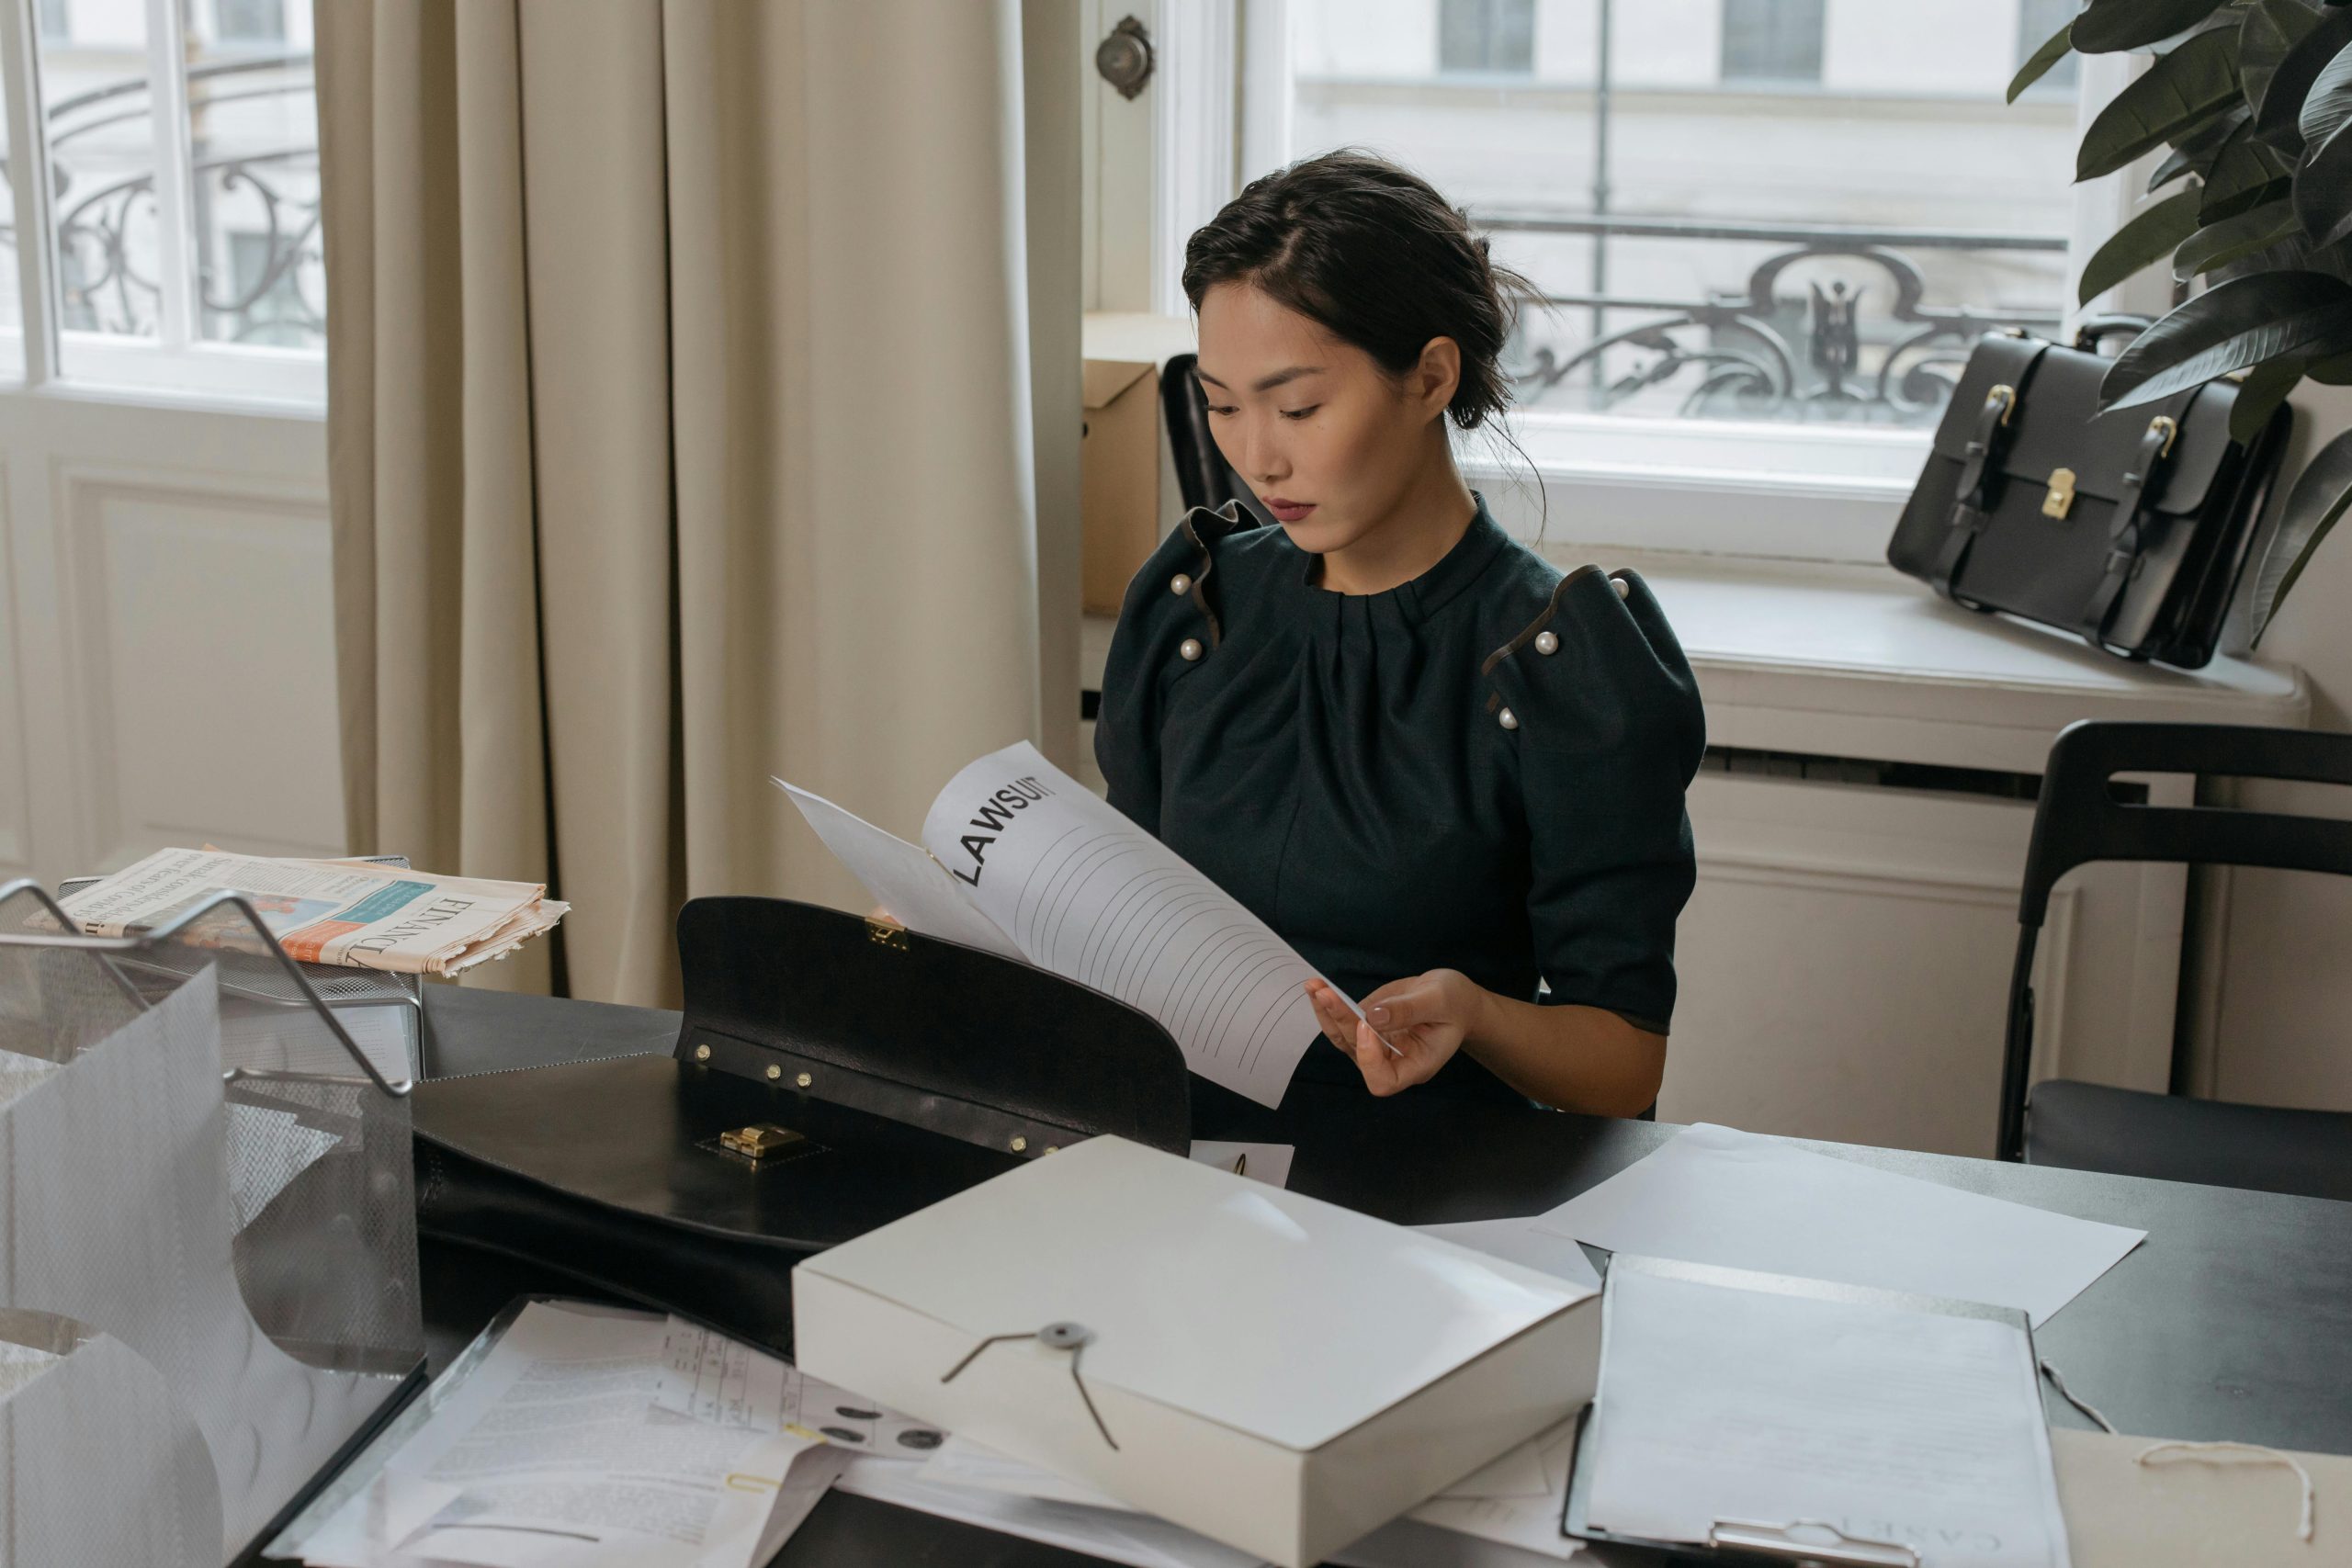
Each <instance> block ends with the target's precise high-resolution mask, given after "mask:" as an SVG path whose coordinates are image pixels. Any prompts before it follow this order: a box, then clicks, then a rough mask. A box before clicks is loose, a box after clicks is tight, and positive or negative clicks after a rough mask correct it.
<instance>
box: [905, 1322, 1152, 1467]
mask: <svg viewBox="0 0 2352 1568" xmlns="http://www.w3.org/2000/svg"><path fill="white" fill-rule="evenodd" d="M1093 1338H1094V1330H1092V1329H1091V1328H1089V1327H1087V1326H1086V1325H1084V1324H1082V1323H1049V1324H1047V1325H1046V1326H1045V1327H1043V1328H1038V1329H1033V1330H1031V1331H1030V1332H1029V1333H1027V1334H991V1335H989V1337H987V1338H986V1339H983V1340H981V1341H980V1342H979V1343H978V1344H977V1345H975V1346H973V1347H972V1348H971V1349H970V1351H968V1352H967V1354H966V1355H965V1357H964V1359H962V1360H960V1361H958V1362H956V1364H955V1365H954V1366H953V1367H950V1368H949V1369H948V1370H947V1374H946V1375H945V1376H944V1377H943V1378H941V1379H940V1380H939V1381H940V1382H955V1381H956V1377H957V1375H958V1374H959V1373H961V1372H962V1371H963V1370H964V1369H965V1368H966V1367H968V1366H970V1365H971V1364H972V1363H973V1362H974V1361H977V1360H978V1359H979V1358H980V1352H981V1351H983V1350H985V1349H987V1348H989V1346H991V1345H1002V1344H1005V1343H1007V1342H1008V1341H1010V1340H1014V1339H1035V1341H1036V1342H1037V1343H1038V1344H1040V1345H1043V1346H1044V1347H1046V1349H1048V1350H1067V1351H1069V1381H1070V1382H1073V1383H1076V1384H1077V1385H1078V1397H1079V1398H1080V1400H1081V1401H1083V1402H1084V1403H1085V1405H1086V1413H1087V1414H1088V1415H1089V1416H1092V1417H1094V1429H1095V1430H1096V1431H1098V1432H1100V1433H1102V1434H1103V1441H1104V1442H1106V1443H1108V1444H1110V1445H1111V1451H1112V1452H1113V1453H1116V1452H1118V1451H1119V1444H1118V1440H1117V1439H1116V1438H1113V1437H1112V1436H1111V1428H1110V1427H1106V1426H1104V1425H1103V1413H1102V1412H1101V1411H1100V1410H1097V1409H1095V1408H1094V1396H1093V1395H1092V1394H1091V1393H1087V1392H1086V1380H1085V1379H1084V1378H1082V1377H1080V1376H1079V1375H1078V1360H1079V1358H1080V1356H1082V1355H1084V1354H1085V1353H1086V1347H1087V1346H1088V1345H1089V1344H1090V1343H1091V1342H1092V1340H1093Z"/></svg>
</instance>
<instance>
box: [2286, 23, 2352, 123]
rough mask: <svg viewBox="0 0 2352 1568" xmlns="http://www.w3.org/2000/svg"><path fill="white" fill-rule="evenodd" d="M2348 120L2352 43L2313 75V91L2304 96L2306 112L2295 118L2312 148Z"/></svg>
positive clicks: (2351, 96)
mask: <svg viewBox="0 0 2352 1568" xmlns="http://www.w3.org/2000/svg"><path fill="white" fill-rule="evenodd" d="M2346 120H2352V44H2346V46H2345V47H2344V48H2342V49H2339V50H2337V51H2335V58H2334V59H2332V60H2330V61H2329V62H2327V63H2326V64H2325V65H2323V66H2321V67H2320V72H2319V74H2318V75H2316V76H2314V77H2312V87H2311V91H2310V92H2308V93H2306V94H2305V95H2303V107H2302V112H2301V113H2300V114H2298V115H2297V116H2296V117H2295V129H2296V130H2297V131H2298V132H2300V133H2301V136H2302V139H2303V145H2304V146H2306V147H2309V146H2312V145H2314V144H2316V143H2318V142H2322V141H2326V140H2327V139H2328V138H2329V137H2330V136H2333V135H2334V134H2335V132H2336V131H2337V130H2339V129H2341V128H2342V127H2343V125H2344V123H2345V122H2346Z"/></svg>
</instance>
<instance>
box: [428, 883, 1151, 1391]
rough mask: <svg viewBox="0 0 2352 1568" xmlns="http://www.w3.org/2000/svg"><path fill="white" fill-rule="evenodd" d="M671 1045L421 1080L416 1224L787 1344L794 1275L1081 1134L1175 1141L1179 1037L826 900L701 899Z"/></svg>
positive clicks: (1015, 967)
mask: <svg viewBox="0 0 2352 1568" xmlns="http://www.w3.org/2000/svg"><path fill="white" fill-rule="evenodd" d="M678 948H679V957H680V962H681V965H682V968H683V970H684V981H685V1002H686V1006H685V1016H684V1021H683V1023H682V1025H681V1027H680V1030H679V1033H678V1039H677V1042H676V1044H675V1046H674V1048H673V1051H672V1053H671V1054H670V1055H636V1056H623V1057H618V1058H612V1059H607V1060H604V1061H594V1062H578V1063H565V1064H560V1065H558V1066H540V1067H529V1068H523V1069H517V1070H514V1071H507V1072H490V1073H480V1074H474V1075H470V1076H467V1077H454V1078H443V1079H438V1080H435V1081H433V1082H429V1083H425V1084H424V1085H421V1086H420V1087H419V1089H418V1090H417V1094H416V1116H417V1123H416V1125H417V1134H418V1161H419V1203H420V1215H419V1223H420V1224H421V1225H422V1226H423V1227H424V1230H425V1231H426V1232H427V1233H428V1234H430V1235H435V1236H436V1237H439V1238H442V1239H446V1240H451V1241H458V1242H462V1243H466V1244H469V1245H471V1246H474V1247H483V1248H487V1249H489V1250H492V1251H495V1252H501V1253H505V1254H508V1255H511V1256H516V1257H521V1258H528V1259H531V1260H533V1261H535V1262H537V1263H540V1264H543V1265H546V1266H548V1267H549V1268H552V1269H558V1270H560V1271H561V1272H563V1273H565V1274H567V1275H569V1276H571V1277H572V1278H574V1279H577V1280H582V1281H585V1282H587V1283H590V1284H593V1285H595V1286H598V1287H600V1288H602V1289H605V1290H606V1291H610V1292H615V1293H616V1294H618V1295H621V1296H624V1297H626V1298H628V1299H631V1300H635V1301H639V1302H643V1303H648V1304H650V1305H654V1306H661V1307H665V1308H667V1309H669V1310H673V1311H676V1312H681V1313H684V1314H688V1315H690V1316H694V1317H697V1318H700V1319H703V1320H705V1321H707V1322H710V1323H712V1324H715V1325H718V1326H720V1327H722V1328H725V1329H727V1330H729V1331H730V1332H732V1333H735V1334H738V1335H741V1336H742V1337H747V1338H751V1339H754V1340H757V1341H759V1342H761V1343H763V1344H766V1345H770V1346H774V1347H775V1348H780V1349H786V1350H788V1349H789V1346H790V1333H791V1329H790V1319H791V1307H790V1302H791V1292H790V1286H789V1281H788V1278H787V1274H788V1269H789V1266H790V1264H791V1263H793V1262H794V1261H796V1260H797V1259H798V1258H801V1257H804V1256H806V1255H808V1254H809V1253H812V1252H816V1251H819V1250H820V1249H822V1248H824V1247H831V1246H832V1245H834V1244H836V1243H838V1242H842V1241H846V1240H848V1239H849V1238H851V1237H852V1236H854V1235H862V1234H863V1233H865V1231H868V1230H871V1229H873V1228H875V1227H876V1226H877V1225H882V1224H888V1223H889V1222H890V1221H892V1220H894V1219H898V1218H899V1217H900V1216H902V1215H905V1214H909V1213H913V1212H914V1211H915V1210H917V1209H921V1208H923V1207H925V1206H927V1205H929V1204H931V1203H933V1202H936V1201H939V1200H941V1199H943V1198H945V1197H948V1196H950V1195H952V1194H954V1193H956V1192H958V1191H961V1190H964V1189H965V1188H967V1187H970V1186H972V1185H974V1184H976V1183H978V1182H980V1181H985V1180H987V1179H989V1177H992V1176H995V1175H998V1174H1000V1173H1001V1172H1003V1171H1006V1170H1010V1169H1012V1168H1013V1167H1014V1166H1016V1165H1017V1164H1019V1163H1020V1162H1021V1161H1023V1160H1024V1159H1035V1158H1038V1157H1040V1156H1043V1155H1045V1154H1046V1153H1049V1152H1051V1151H1052V1150H1054V1149H1056V1148H1058V1147H1059V1146H1060V1145H1064V1144H1068V1143H1073V1142H1076V1141H1077V1140H1078V1139H1080V1138H1084V1137H1091V1136H1093V1135H1095V1134H1105V1133H1110V1134H1118V1135H1119V1136H1122V1137H1125V1138H1130V1139H1133V1140H1135V1141H1136V1142H1138V1143H1144V1144H1149V1145H1152V1146H1153V1147H1155V1148H1160V1149H1166V1150H1169V1151H1170V1152H1173V1153H1180V1154H1181V1153H1183V1152H1185V1151H1186V1150H1187V1149H1188V1148H1189V1147H1190V1140H1191V1111H1190V1105H1189V1100H1188V1092H1189V1091H1188V1083H1187V1070H1186V1067H1185V1065H1184V1060H1183V1055H1182V1052H1181V1051H1179V1050H1178V1048H1177V1046H1176V1043H1175V1042H1174V1041H1173V1040H1172V1039H1170V1037H1169V1034H1168V1032H1167V1031H1165V1030H1164V1029H1162V1028H1161V1027H1160V1026H1159V1024H1158V1023H1157V1022H1155V1021H1152V1020H1151V1019H1150V1018H1149V1017H1148V1016H1146V1015H1145V1014H1143V1013H1141V1012H1139V1011H1137V1010H1135V1009H1134V1008H1131V1007H1129V1006H1127V1005H1126V1004H1125V1003H1124V1002H1120V1001H1117V1000H1114V998H1110V997H1107V996H1104V995H1103V994H1102V993H1101V992H1098V991H1094V990H1091V989H1089V988H1088V987H1083V986H1079V985H1075V984H1073V983H1071V982H1069V981H1067V980H1064V979H1061V978H1059V977H1057V976H1053V975H1050V974H1047V973H1046V972H1045V971H1043V970H1040V969H1035V968H1031V967H1030V966H1029V965H1027V964H1017V963H1013V962H1012V961H1010V960H1007V959H1003V958H1000V957H997V956H995V955H994V954H991V953H981V952H978V951H977V950H975V949H972V948H967V947H964V946H961V945H959V944H957V943H955V942H942V941H937V940H934V939H933V938H929V937H924V936H921V935H918V934H916V933H913V932H910V931H906V930H904V929H903V928H901V927H899V926H896V925H892V924H888V923H887V922H881V921H872V920H867V919H862V918H860V917H858V916H855V915H850V914H844V913H842V911H840V910H838V909H828V908H819V907H817V906H815V905H809V904H801V903H795V902H792V901H790V900H787V899H780V898H748V897H744V898H698V899H695V900H694V901H693V902H691V903H689V904H687V905H686V907H685V908H684V909H683V910H682V911H681V912H680V914H679V917H678Z"/></svg>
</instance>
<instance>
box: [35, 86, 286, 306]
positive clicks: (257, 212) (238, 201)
mask: <svg viewBox="0 0 2352 1568" xmlns="http://www.w3.org/2000/svg"><path fill="white" fill-rule="evenodd" d="M312 91H313V88H312V83H311V56H309V55H308V54H277V55H266V56H256V57H252V58H241V59H237V60H232V61H221V62H213V63H209V64H202V65H192V66H190V67H189V68H188V71H187V101H188V113H189V118H190V121H191V125H192V127H193V129H194V134H193V136H192V139H191V140H192V146H193V156H192V158H191V160H190V162H191V165H192V173H193V175H194V179H193V185H192V187H191V191H190V196H191V198H192V205H193V208H194V214H195V224H194V228H195V230H196V232H195V234H194V235H193V236H192V238H193V240H194V242H195V249H194V253H193V256H194V262H195V268H196V277H195V280H194V281H195V292H196V299H197V301H198V306H199V307H200V309H201V310H202V321H201V323H200V326H199V329H198V330H199V333H200V335H201V336H203V337H204V338H207V339H209V340H212V341H216V342H222V341H225V342H232V343H268V344H278V345H282V346H291V347H304V348H315V347H318V346H320V345H322V344H323V343H324V342H325V333H326V288H325V285H326V275H325V261H324V255H323V252H322V245H321V243H320V236H319V199H318V167H319V152H318V138H317V133H316V130H315V129H314V122H315V116H314V115H310V114H305V115H303V116H301V117H300V118H301V120H302V123H303V128H304V130H305V131H306V132H307V134H299V135H294V136H291V137H288V138H285V139H283V140H280V141H277V143H276V144H274V145H260V146H243V147H239V148H237V149H235V150H233V151H222V152H214V151H211V150H209V148H208V146H207V138H206V136H205V135H204V131H203V128H204V127H205V125H206V123H207V121H208V120H209V119H211V118H217V117H218V116H220V114H221V112H222V111H225V110H227V109H228V108H229V107H230V106H232V105H235V104H239V103H252V102H256V101H265V100H269V99H292V98H296V97H304V98H307V97H308V96H311V93H312ZM152 115H153V95H152V94H151V93H150V92H149V90H148V83H147V80H146V79H145V78H144V77H143V76H130V77H126V78H123V79H121V80H119V81H115V82H111V83H108V84H107V85H105V86H102V87H97V88H94V89H92V90H90V91H87V92H83V93H76V94H74V95H71V96H67V97H64V98H61V99H59V100H58V101H57V102H55V103H53V104H51V106H50V107H49V110H48V114H47V116H46V118H47V120H48V133H49V162H50V182H51V210H52V211H53V212H54V213H55V214H56V223H57V256H58V275H59V302H60V306H61V309H62V314H63V320H64V323H65V324H66V325H67V326H68V327H71V328H75V329H79V330H82V331H85V332H98V333H116V334H121V335H125V336H131V337H152V336H153V335H155V333H156V326H157V321H158V317H159V314H160V308H161V303H162V298H163V288H164V280H163V278H162V277H161V276H159V270H160V265H161V264H160V261H159V259H158V258H159V256H160V254H161V247H160V246H159V245H158V244H157V243H156V224H157V222H158V206H157V190H156V178H155V170H154V167H153V157H154V154H153V148H154V147H155V145H156V143H157V139H156V138H155V136H154V135H153V128H152V125H151V124H150V121H151V118H152ZM141 127H144V128H146V130H145V133H144V135H143V136H132V135H129V134H126V130H127V128H141ZM109 132H111V133H113V134H112V135H111V136H109V134H108V133H109ZM133 146H136V147H138V148H140V149H141V150H142V151H143V152H144V156H143V158H141V157H138V156H135V155H132V154H131V153H130V152H129V151H128V149H130V148H131V147H133ZM142 162H143V163H144V164H145V165H146V166H144V167H140V166H138V165H139V164H141V163H142ZM5 167H6V164H5V162H4V161H0V169H5ZM17 243H20V237H19V235H18V234H17V231H16V229H15V227H14V226H13V225H10V226H7V227H0V245H6V246H14V245H16V244H17Z"/></svg>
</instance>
